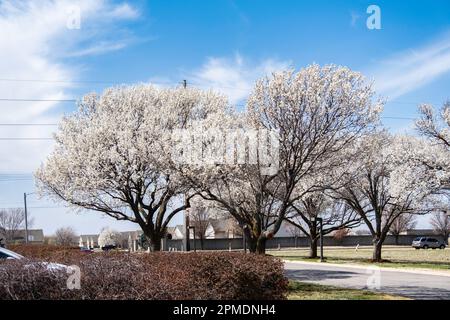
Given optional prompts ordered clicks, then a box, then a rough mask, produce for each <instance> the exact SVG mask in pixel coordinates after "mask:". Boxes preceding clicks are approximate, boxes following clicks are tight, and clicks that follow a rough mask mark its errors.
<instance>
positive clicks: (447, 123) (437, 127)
mask: <svg viewBox="0 0 450 320" xmlns="http://www.w3.org/2000/svg"><path fill="white" fill-rule="evenodd" d="M419 112H420V114H421V118H420V119H419V120H417V121H416V127H417V129H418V130H419V131H420V132H421V133H422V134H423V135H424V136H426V137H428V138H432V139H434V141H435V142H437V143H439V144H442V145H443V146H444V147H446V148H447V150H449V151H450V102H447V103H445V104H444V106H443V107H442V108H441V110H440V112H439V114H438V115H436V111H435V110H434V108H433V106H431V105H429V104H423V105H421V106H420V107H419Z"/></svg>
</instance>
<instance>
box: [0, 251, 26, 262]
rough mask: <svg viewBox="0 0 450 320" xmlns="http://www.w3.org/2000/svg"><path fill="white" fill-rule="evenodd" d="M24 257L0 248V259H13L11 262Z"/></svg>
mask: <svg viewBox="0 0 450 320" xmlns="http://www.w3.org/2000/svg"><path fill="white" fill-rule="evenodd" d="M24 258H25V257H24V256H21V255H20V254H18V253H15V252H14V251H11V250H8V249H5V248H0V259H13V260H18V259H24Z"/></svg>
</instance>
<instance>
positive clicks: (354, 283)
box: [285, 262, 450, 300]
mask: <svg viewBox="0 0 450 320" xmlns="http://www.w3.org/2000/svg"><path fill="white" fill-rule="evenodd" d="M285 272H286V276H287V277H288V278H289V279H292V280H299V281H303V282H311V283H317V284H323V285H332V286H338V287H346V288H354V289H371V290H373V291H379V292H384V293H388V294H393V295H399V296H404V297H409V298H412V299H445V300H450V275H436V274H423V273H419V272H406V271H395V270H392V271H391V270H386V269H384V268H381V269H373V268H366V267H354V266H351V267H350V266H336V265H327V264H320V263H307V262H306V263H303V262H286V263H285Z"/></svg>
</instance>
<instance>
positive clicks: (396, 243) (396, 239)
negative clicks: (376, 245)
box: [394, 234, 399, 246]
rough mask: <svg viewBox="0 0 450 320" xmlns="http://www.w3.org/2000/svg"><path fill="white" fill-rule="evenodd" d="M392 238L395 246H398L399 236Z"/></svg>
mask: <svg viewBox="0 0 450 320" xmlns="http://www.w3.org/2000/svg"><path fill="white" fill-rule="evenodd" d="M394 237H395V245H396V246H398V237H399V235H398V234H396V235H394Z"/></svg>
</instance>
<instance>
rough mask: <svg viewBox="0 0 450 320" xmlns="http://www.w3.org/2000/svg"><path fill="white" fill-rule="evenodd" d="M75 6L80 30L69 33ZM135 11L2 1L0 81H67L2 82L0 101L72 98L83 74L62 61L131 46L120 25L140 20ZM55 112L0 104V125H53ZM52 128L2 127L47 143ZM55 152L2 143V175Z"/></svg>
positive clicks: (8, 133)
mask: <svg viewBox="0 0 450 320" xmlns="http://www.w3.org/2000/svg"><path fill="white" fill-rule="evenodd" d="M74 6H75V7H76V8H78V9H79V12H80V17H81V24H80V29H69V28H67V21H68V19H70V14H71V12H73V10H71V8H72V9H73V8H74ZM134 11H136V9H133V8H132V7H131V6H130V5H128V4H115V3H113V2H111V1H107V0H98V1H93V0H81V1H69V0H61V1H51V0H41V1H31V0H30V1H6V0H4V1H1V0H0V44H1V50H0V70H1V72H0V73H1V74H0V78H1V79H5V78H7V79H19V80H20V79H42V80H66V81H67V82H58V83H54V82H45V81H44V82H42V81H41V82H24V81H4V80H1V79H0V98H15V99H67V98H69V92H70V89H71V87H72V84H71V83H70V81H72V80H76V79H77V77H78V76H79V74H78V72H79V71H78V69H77V68H76V66H74V65H70V64H68V62H66V59H64V58H66V57H69V56H72V57H73V56H74V55H75V56H83V55H88V54H101V53H105V52H108V51H111V50H119V49H121V48H123V47H124V46H125V45H126V44H127V42H124V38H123V34H121V33H120V24H119V23H118V22H120V20H122V19H130V18H133V17H135V16H137V11H136V12H134ZM99 30H100V31H99ZM101 30H104V31H101ZM112 31H114V32H112ZM111 34H112V35H111ZM115 34H118V38H119V39H115V38H114V37H115ZM74 53H75V54H74ZM71 61H73V59H71ZM56 107H58V104H57V103H56V102H51V101H42V102H32V101H30V102H11V101H9V102H7V101H0V110H1V113H0V123H30V122H31V123H55V122H57V121H58V119H59V117H60V115H61V112H58V111H57V110H61V109H57V108H56ZM54 129H55V128H54V127H46V126H39V127H37V126H35V127H26V126H23V127H8V126H1V127H0V138H10V137H15V138H16V137H17V138H40V137H45V138H47V137H51V133H52V131H53V130H54ZM51 149H52V141H11V140H0V150H1V151H0V172H32V171H34V170H35V169H36V167H37V166H38V165H39V164H40V162H41V161H42V160H43V159H44V158H45V156H46V155H47V154H48V153H49V152H50V151H51Z"/></svg>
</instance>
